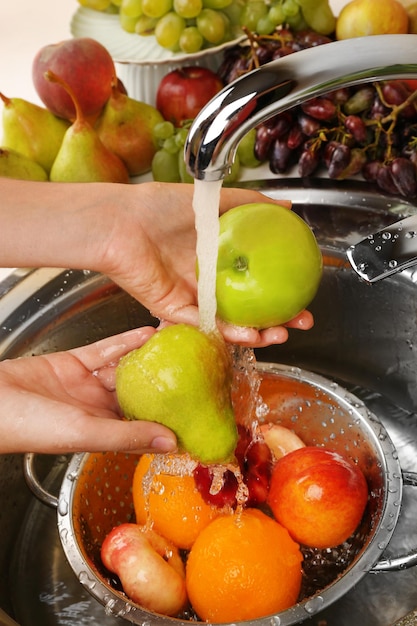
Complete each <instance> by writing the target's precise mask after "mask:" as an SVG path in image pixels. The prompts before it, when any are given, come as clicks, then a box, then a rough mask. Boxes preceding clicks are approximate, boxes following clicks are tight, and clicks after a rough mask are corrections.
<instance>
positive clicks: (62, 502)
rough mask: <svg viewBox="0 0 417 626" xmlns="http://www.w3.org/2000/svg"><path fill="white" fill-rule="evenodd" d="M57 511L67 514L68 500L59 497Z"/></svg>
mask: <svg viewBox="0 0 417 626" xmlns="http://www.w3.org/2000/svg"><path fill="white" fill-rule="evenodd" d="M58 513H59V514H60V515H62V516H64V515H68V502H67V501H66V499H65V498H60V500H59V502H58Z"/></svg>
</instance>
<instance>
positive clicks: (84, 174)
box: [46, 72, 129, 183]
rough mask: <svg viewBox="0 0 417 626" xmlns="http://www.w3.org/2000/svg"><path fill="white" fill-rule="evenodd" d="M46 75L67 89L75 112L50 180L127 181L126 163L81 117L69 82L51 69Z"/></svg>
mask: <svg viewBox="0 0 417 626" xmlns="http://www.w3.org/2000/svg"><path fill="white" fill-rule="evenodd" d="M46 77H47V78H48V80H51V81H53V82H56V83H58V84H60V85H62V86H63V87H64V89H66V90H67V92H68V93H69V94H70V96H71V97H72V99H73V102H74V106H75V111H76V117H75V120H74V122H73V123H72V125H71V126H70V127H69V128H68V129H67V131H66V133H65V135H64V138H63V140H62V144H61V147H60V149H59V152H58V154H57V156H56V159H55V161H54V163H53V165H52V168H51V172H50V180H51V181H54V182H74V183H76V182H79V183H81V182H84V183H92V182H112V183H128V182H129V173H128V171H127V169H126V166H125V165H124V163H123V162H122V161H121V159H119V157H118V156H117V155H116V154H113V152H110V150H108V149H107V148H106V146H105V145H104V144H103V143H102V142H101V140H100V138H99V136H98V135H97V133H96V131H95V130H94V128H93V127H92V126H91V124H90V122H89V121H88V120H87V119H86V118H85V116H84V114H83V112H82V110H81V107H80V106H79V103H78V101H77V98H76V97H75V95H74V92H73V91H72V89H71V88H70V87H69V85H68V84H67V83H65V82H64V81H63V80H61V79H60V78H59V76H57V75H56V74H54V73H53V72H46Z"/></svg>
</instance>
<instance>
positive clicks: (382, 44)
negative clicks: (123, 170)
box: [184, 34, 417, 181]
mask: <svg viewBox="0 0 417 626" xmlns="http://www.w3.org/2000/svg"><path fill="white" fill-rule="evenodd" d="M407 76H417V35H411V34H410V35H374V36H372V37H360V38H356V39H347V40H343V41H336V42H332V43H328V44H324V45H321V46H317V47H314V48H309V49H307V50H301V51H299V52H297V53H295V54H290V55H288V56H286V57H283V58H281V59H277V60H276V61H271V62H270V63H267V64H266V65H263V66H261V67H260V68H258V69H255V70H253V71H251V72H248V73H247V74H244V75H243V76H241V77H240V78H238V79H237V80H235V81H234V82H233V83H231V84H230V85H227V86H226V87H224V89H222V90H221V91H220V92H219V93H218V94H217V95H216V96H214V98H212V99H211V100H210V102H209V103H208V104H207V105H206V106H205V107H204V108H203V109H202V110H201V111H200V112H199V113H198V115H197V117H196V118H195V119H194V122H193V124H192V125H191V128H190V130H189V133H188V137H187V141H186V145H185V149H184V150H185V161H186V166H187V170H188V172H189V173H190V174H191V175H192V176H193V177H194V178H197V179H200V180H207V181H215V180H222V179H223V178H224V177H225V176H226V175H227V174H228V172H229V171H230V168H231V166H232V164H233V161H234V158H235V154H236V149H237V146H238V144H239V142H240V140H241V139H242V138H243V137H244V135H245V134H246V133H247V132H248V131H249V130H251V129H252V128H254V127H256V126H258V124H260V123H262V122H264V121H265V120H267V119H269V118H271V117H273V116H274V115H277V114H278V113H281V112H283V111H285V110H287V109H290V108H292V107H294V106H296V105H299V104H302V103H303V102H305V101H307V100H309V99H311V98H314V97H317V96H319V95H322V94H324V93H328V92H330V91H333V90H335V89H338V88H339V87H345V86H346V87H347V86H350V85H355V84H359V83H363V82H370V81H376V80H383V79H390V78H405V77H407Z"/></svg>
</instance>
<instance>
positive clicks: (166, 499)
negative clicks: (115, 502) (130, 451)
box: [132, 454, 221, 549]
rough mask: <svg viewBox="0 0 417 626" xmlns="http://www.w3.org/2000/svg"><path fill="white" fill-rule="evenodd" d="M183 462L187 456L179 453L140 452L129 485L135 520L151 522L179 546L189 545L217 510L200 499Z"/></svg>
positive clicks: (192, 479) (141, 522)
mask: <svg viewBox="0 0 417 626" xmlns="http://www.w3.org/2000/svg"><path fill="white" fill-rule="evenodd" d="M152 462H153V465H152V467H151V463H152ZM187 463H189V459H188V460H187V458H186V457H181V456H179V455H178V456H177V455H166V456H165V455H164V456H159V455H151V454H144V455H143V456H142V457H141V458H140V460H139V463H138V465H137V467H136V470H135V474H134V478H133V486H132V494H133V505H134V509H135V514H136V521H137V522H138V523H139V524H147V523H148V524H151V526H152V528H153V529H154V530H155V531H156V532H158V533H160V534H161V535H163V536H164V537H166V538H167V539H169V540H170V541H172V543H174V544H175V545H176V546H178V547H179V548H183V549H189V548H190V547H191V546H192V544H193V543H194V541H195V539H196V537H197V536H198V534H199V533H200V532H201V531H202V530H203V528H205V527H206V526H207V524H209V523H210V522H211V521H212V520H214V519H215V518H216V517H217V516H218V515H220V513H221V512H220V510H219V509H217V508H215V507H212V506H210V505H209V504H207V503H206V502H205V501H204V500H203V498H202V496H201V494H200V493H199V492H198V490H197V488H196V485H195V482H194V478H193V476H192V475H191V473H189V474H187V470H186V467H187ZM181 465H182V469H181ZM189 471H191V470H189ZM169 472H171V473H169Z"/></svg>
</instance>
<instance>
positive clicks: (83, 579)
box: [78, 571, 97, 589]
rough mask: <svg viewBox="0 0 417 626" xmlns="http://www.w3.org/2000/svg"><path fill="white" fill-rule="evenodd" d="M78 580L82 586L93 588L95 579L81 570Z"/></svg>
mask: <svg viewBox="0 0 417 626" xmlns="http://www.w3.org/2000/svg"><path fill="white" fill-rule="evenodd" d="M78 580H79V581H80V583H81V584H82V585H84V587H88V589H94V587H95V586H96V583H97V581H96V580H94V579H93V578H91V577H90V575H89V573H88V572H85V571H82V572H80V574H79V576H78Z"/></svg>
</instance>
